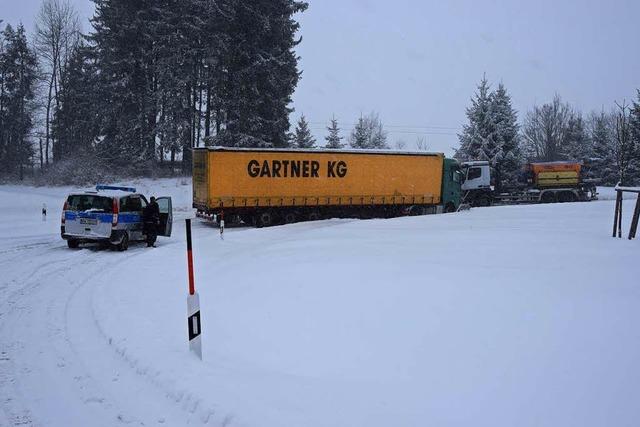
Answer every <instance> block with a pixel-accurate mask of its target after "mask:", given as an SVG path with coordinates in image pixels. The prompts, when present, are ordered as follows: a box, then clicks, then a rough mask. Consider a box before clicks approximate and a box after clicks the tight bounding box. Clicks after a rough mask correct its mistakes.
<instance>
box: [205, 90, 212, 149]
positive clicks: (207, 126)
mask: <svg viewBox="0 0 640 427" xmlns="http://www.w3.org/2000/svg"><path fill="white" fill-rule="evenodd" d="M209 135H211V84H210V83H209V82H207V110H206V112H205V115H204V137H205V138H206V137H208V136H209Z"/></svg>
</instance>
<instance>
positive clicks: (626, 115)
mask: <svg viewBox="0 0 640 427" xmlns="http://www.w3.org/2000/svg"><path fill="white" fill-rule="evenodd" d="M616 107H617V110H616V111H615V113H614V117H615V133H614V138H613V157H614V160H615V164H616V168H617V172H618V180H619V182H620V183H621V184H622V185H631V184H632V181H633V180H634V177H633V168H634V163H635V161H636V158H635V156H636V155H637V149H636V146H635V141H634V138H633V136H632V131H631V113H630V111H629V107H628V105H627V104H626V103H625V102H623V103H622V104H618V103H616Z"/></svg>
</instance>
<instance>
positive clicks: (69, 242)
mask: <svg viewBox="0 0 640 427" xmlns="http://www.w3.org/2000/svg"><path fill="white" fill-rule="evenodd" d="M79 245H80V242H78V241H77V240H73V239H69V240H67V246H69V249H77V248H78V246H79Z"/></svg>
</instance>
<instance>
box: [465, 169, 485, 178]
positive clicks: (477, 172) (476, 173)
mask: <svg viewBox="0 0 640 427" xmlns="http://www.w3.org/2000/svg"><path fill="white" fill-rule="evenodd" d="M481 175H482V169H480V168H470V169H469V172H467V179H476V178H480V176H481Z"/></svg>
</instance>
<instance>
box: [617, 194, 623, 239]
mask: <svg viewBox="0 0 640 427" xmlns="http://www.w3.org/2000/svg"><path fill="white" fill-rule="evenodd" d="M619 193H620V206H618V239H622V194H623V193H622V191H620V192H619Z"/></svg>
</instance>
